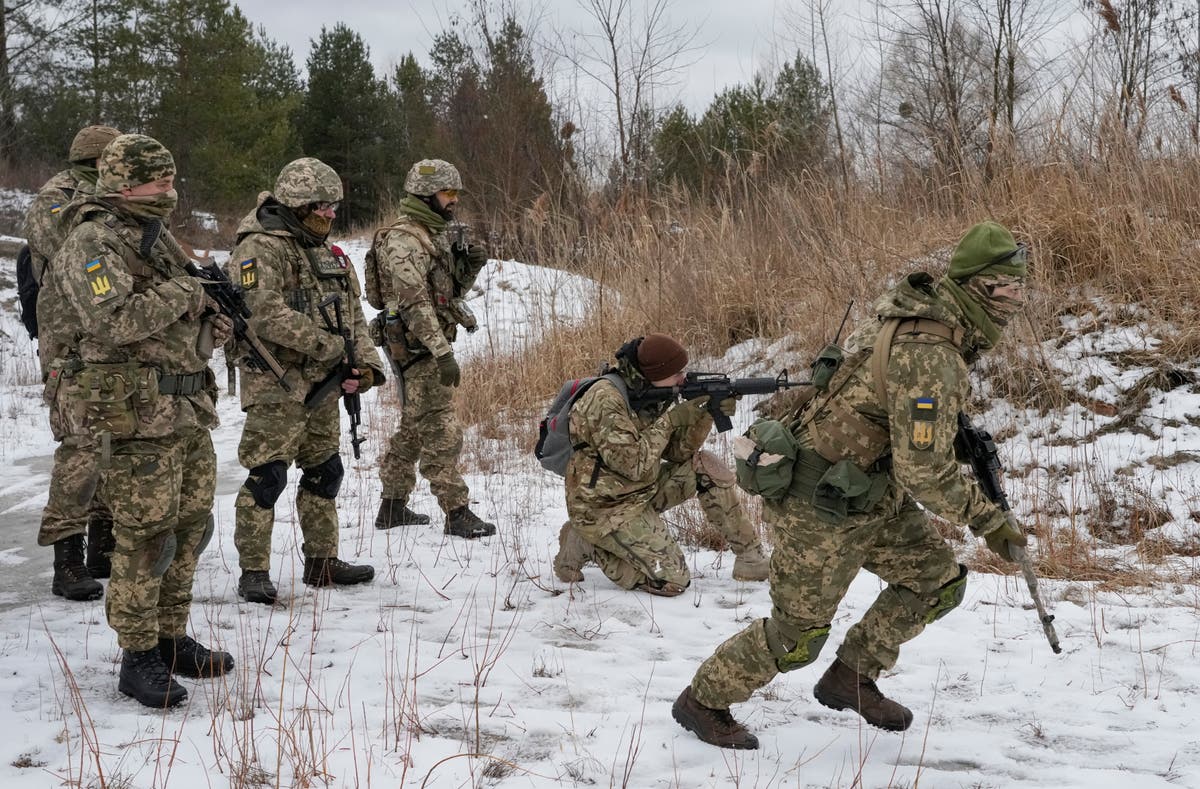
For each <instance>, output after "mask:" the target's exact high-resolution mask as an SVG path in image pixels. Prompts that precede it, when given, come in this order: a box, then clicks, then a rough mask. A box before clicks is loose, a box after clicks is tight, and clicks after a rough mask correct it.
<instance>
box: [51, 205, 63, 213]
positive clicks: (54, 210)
mask: <svg viewBox="0 0 1200 789" xmlns="http://www.w3.org/2000/svg"><path fill="white" fill-rule="evenodd" d="M61 210H62V205H61V204H59V203H55V204H54V205H52V206H50V213H52V214H57V213H58V212H59V211H61Z"/></svg>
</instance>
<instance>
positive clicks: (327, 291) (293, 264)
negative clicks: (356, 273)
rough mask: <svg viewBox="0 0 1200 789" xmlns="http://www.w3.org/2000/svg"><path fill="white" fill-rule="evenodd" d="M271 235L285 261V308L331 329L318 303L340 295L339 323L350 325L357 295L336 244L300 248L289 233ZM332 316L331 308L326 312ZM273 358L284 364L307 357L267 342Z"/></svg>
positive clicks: (349, 267)
mask: <svg viewBox="0 0 1200 789" xmlns="http://www.w3.org/2000/svg"><path fill="white" fill-rule="evenodd" d="M271 238H273V239H276V240H277V241H279V242H280V244H279V247H280V251H281V253H282V254H283V256H284V259H285V260H286V262H287V270H288V281H287V282H286V283H285V285H286V287H284V288H283V290H282V291H281V294H280V295H282V297H283V301H284V303H286V304H287V305H288V307H289V308H291V309H292V310H294V311H295V312H298V313H300V314H301V315H303V316H305V317H306V318H308V319H309V320H311V321H312V322H313V323H315V324H316V325H317V326H318V327H320V328H322V329H326V330H327V331H331V329H329V327H327V326H326V325H325V321H324V319H323V318H322V317H321V313H320V310H319V309H318V305H319V304H320V303H321V300H322V299H323V298H325V297H326V296H330V295H333V294H337V295H340V296H341V297H342V298H341V306H342V322H343V325H344V326H353V325H354V323H355V321H356V320H357V315H358V313H357V309H358V306H357V305H358V299H359V294H358V292H357V288H356V287H355V284H354V280H353V278H352V277H351V271H352V264H351V262H350V258H349V257H348V256H347V255H346V254H345V253H344V252H342V250H341V248H340V247H337V246H330V245H325V244H322V245H321V246H317V247H302V246H301V245H300V243H299V242H298V241H296V239H295V238H293V237H291V236H287V237H284V236H276V235H272V236H271ZM329 312H330V314H331V315H332V311H331V310H330V311H329ZM271 350H272V352H273V353H274V354H275V356H276V358H277V359H279V361H280V362H281V363H282V364H284V365H285V366H289V365H299V364H303V363H304V361H305V360H306V359H307V358H308V357H307V356H306V355H305V354H304V353H302V352H300V351H296V350H293V349H291V348H285V347H282V346H276V345H274V344H272V345H271Z"/></svg>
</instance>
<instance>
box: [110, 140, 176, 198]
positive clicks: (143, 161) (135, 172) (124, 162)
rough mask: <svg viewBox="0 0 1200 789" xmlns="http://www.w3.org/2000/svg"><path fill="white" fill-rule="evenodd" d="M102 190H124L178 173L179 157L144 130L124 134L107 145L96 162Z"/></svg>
mask: <svg viewBox="0 0 1200 789" xmlns="http://www.w3.org/2000/svg"><path fill="white" fill-rule="evenodd" d="M96 168H97V169H98V170H99V173H100V175H99V178H98V180H97V181H96V184H97V187H98V188H99V190H100V191H101V192H120V191H121V190H123V189H132V188H134V187H136V186H141V185H142V184H148V183H152V182H154V181H157V180H159V179H160V178H166V177H168V176H172V175H175V158H174V157H173V156H171V152H170V151H168V150H167V148H166V146H164V145H163V144H162V143H161V142H159V141H158V140H156V139H154V138H153V137H147V136H146V135H144V134H122V135H121V136H120V137H117V138H116V139H115V140H113V141H112V142H110V143H109V144H108V145H106V146H105V148H104V150H103V151H102V152H101V153H100V158H99V160H98V161H97V163H96Z"/></svg>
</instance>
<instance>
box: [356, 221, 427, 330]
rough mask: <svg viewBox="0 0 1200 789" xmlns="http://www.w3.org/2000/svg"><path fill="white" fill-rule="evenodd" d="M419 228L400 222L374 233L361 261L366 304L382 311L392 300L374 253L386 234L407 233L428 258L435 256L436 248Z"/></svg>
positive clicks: (418, 226)
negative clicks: (419, 245)
mask: <svg viewBox="0 0 1200 789" xmlns="http://www.w3.org/2000/svg"><path fill="white" fill-rule="evenodd" d="M419 228H420V225H418V224H416V223H412V222H405V221H404V220H401V221H399V222H397V223H396V224H394V225H391V226H390V227H381V228H379V229H378V230H376V231H375V236H374V238H372V239H371V248H370V249H368V250H367V255H366V257H365V258H364V259H363V274H364V275H365V276H364V279H365V280H366V282H365V287H364V288H363V290H364V291H365V293H366V297H367V303H368V304H370V305H371V306H372V307H374V308H375V309H377V310H382V309H383V308H384V307H385V306H386V305H387V302H389V301H391V300H392V286H391V282H390V281H389V280H388V278H387V277H386V276H384V272H383V270H382V269H381V268H380V266H379V255H378V253H377V252H376V250H377V249H379V245H380V244H382V243H383V242H384V241H386V240H387V237H388V234H390V233H391V232H393V231H399V232H401V233H408V234H409V235H410V236H412V237H413V238H415V239H417V241H419V242H420V243H421V246H422V247H423V248H424V249H425V251H426V253H428V254H429V255H430V256H432V255H436V254H437V248H436V247H435V246H434V245H433V241H432V240H431V239H430V238H429V234H428V232H421V229H419Z"/></svg>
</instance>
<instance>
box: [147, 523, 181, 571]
mask: <svg viewBox="0 0 1200 789" xmlns="http://www.w3.org/2000/svg"><path fill="white" fill-rule="evenodd" d="M178 545H179V543H178V542H177V541H176V539H175V534H174V532H170V533H168V534H165V535H163V538H162V542H161V543H159V547H158V556H157V557H156V558H155V559H154V564H152V565H150V574H151V575H153V576H154V577H155V578H161V577H162V575H163V573H165V572H166V571H167V568H168V567H170V566H171V562H173V561H174V560H175V549H176V548H177V547H178Z"/></svg>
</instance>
